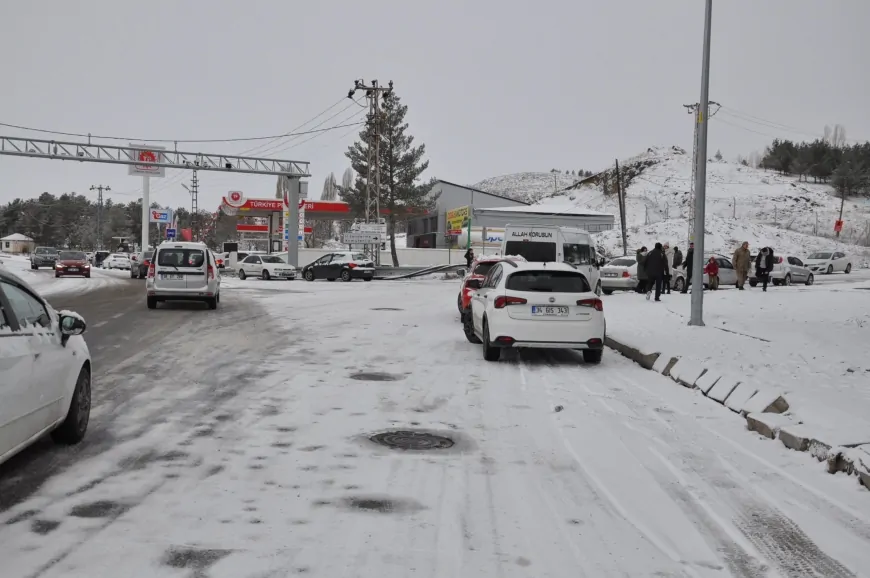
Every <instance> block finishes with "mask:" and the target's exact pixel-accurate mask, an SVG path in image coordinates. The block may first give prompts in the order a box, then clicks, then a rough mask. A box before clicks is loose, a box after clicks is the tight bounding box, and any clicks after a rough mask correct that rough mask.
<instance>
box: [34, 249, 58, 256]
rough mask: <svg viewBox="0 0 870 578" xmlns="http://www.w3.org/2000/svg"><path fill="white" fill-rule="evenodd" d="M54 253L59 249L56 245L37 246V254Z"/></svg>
mask: <svg viewBox="0 0 870 578" xmlns="http://www.w3.org/2000/svg"><path fill="white" fill-rule="evenodd" d="M52 253H57V249H55V248H54V247H37V248H36V254H37V255H50V254H52Z"/></svg>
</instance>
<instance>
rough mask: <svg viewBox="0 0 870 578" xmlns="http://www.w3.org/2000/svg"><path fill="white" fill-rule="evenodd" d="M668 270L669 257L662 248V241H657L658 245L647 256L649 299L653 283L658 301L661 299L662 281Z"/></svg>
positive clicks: (647, 292)
mask: <svg viewBox="0 0 870 578" xmlns="http://www.w3.org/2000/svg"><path fill="white" fill-rule="evenodd" d="M667 272H668V258H667V256H666V255H665V251H664V249H662V244H661V243H656V246H655V247H654V248H653V250H652V251H650V252H649V254H648V255H647V256H646V274H647V277H648V278H649V285H648V286H647V291H646V298H647V299H649V297H650V293H652V288H653V284H655V289H656V301H661V299H660V297H661V295H662V283H663V282H664V280H665V275H666V274H667Z"/></svg>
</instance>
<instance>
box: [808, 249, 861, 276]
mask: <svg viewBox="0 0 870 578" xmlns="http://www.w3.org/2000/svg"><path fill="white" fill-rule="evenodd" d="M804 265H806V266H807V267H808V268H809V270H810V271H813V272H814V273H824V274H825V275H830V274H831V273H838V272H843V273H845V274H847V275H848V274H849V273H851V272H852V259H851V257H848V256H847V255H846V254H845V253H841V252H840V251H833V252H827V251H820V252H818V253H813V254H812V255H810V256H809V257H807V258H806V259H804Z"/></svg>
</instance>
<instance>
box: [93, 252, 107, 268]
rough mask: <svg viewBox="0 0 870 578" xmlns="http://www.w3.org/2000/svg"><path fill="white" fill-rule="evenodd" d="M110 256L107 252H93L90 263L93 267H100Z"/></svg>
mask: <svg viewBox="0 0 870 578" xmlns="http://www.w3.org/2000/svg"><path fill="white" fill-rule="evenodd" d="M110 254H111V253H109V252H108V251H94V260H93V261H92V263H93V265H94V267H102V266H103V262H104V261H105V260H106V258H107V257H108V256H109V255H110Z"/></svg>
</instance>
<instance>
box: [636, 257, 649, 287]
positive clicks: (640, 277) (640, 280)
mask: <svg viewBox="0 0 870 578" xmlns="http://www.w3.org/2000/svg"><path fill="white" fill-rule="evenodd" d="M635 257H636V259H637V292H638V293H641V294H643V293H646V286H647V274H646V257H647V250H646V247H645V246H644V247H641V248H640V249H638V250H637V254H636V255H635Z"/></svg>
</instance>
